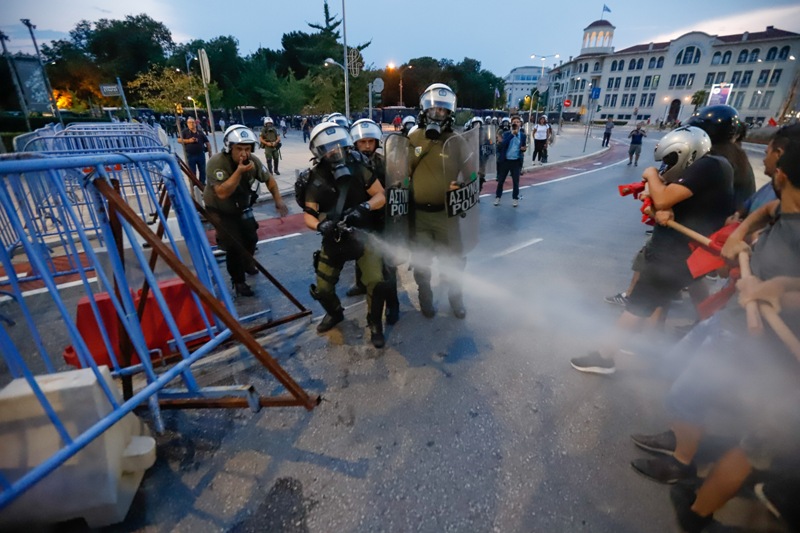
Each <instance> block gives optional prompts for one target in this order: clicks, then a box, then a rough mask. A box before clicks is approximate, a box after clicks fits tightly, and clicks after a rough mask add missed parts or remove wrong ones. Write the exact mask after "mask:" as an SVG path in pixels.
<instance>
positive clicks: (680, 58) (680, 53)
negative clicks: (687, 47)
mask: <svg viewBox="0 0 800 533" xmlns="http://www.w3.org/2000/svg"><path fill="white" fill-rule="evenodd" d="M681 61H683V50H681V51H680V52H678V56H677V57H676V58H675V64H676V65H680V64H681Z"/></svg>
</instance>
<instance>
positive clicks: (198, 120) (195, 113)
mask: <svg viewBox="0 0 800 533" xmlns="http://www.w3.org/2000/svg"><path fill="white" fill-rule="evenodd" d="M186 99H187V100H191V101H192V105H193V106H194V120H195V122H197V123H198V124H200V119H199V118H197V101H196V100H195V99H194V98H192V97H191V96H187V97H186Z"/></svg>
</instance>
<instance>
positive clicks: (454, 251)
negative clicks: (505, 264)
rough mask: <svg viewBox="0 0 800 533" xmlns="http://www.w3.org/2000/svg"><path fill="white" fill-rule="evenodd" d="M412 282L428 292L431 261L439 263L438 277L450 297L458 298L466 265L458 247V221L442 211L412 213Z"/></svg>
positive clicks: (459, 244) (418, 209)
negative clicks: (436, 260) (435, 259)
mask: <svg viewBox="0 0 800 533" xmlns="http://www.w3.org/2000/svg"><path fill="white" fill-rule="evenodd" d="M413 243H414V255H413V258H412V264H413V266H414V281H416V282H417V286H418V287H419V290H420V292H423V291H426V290H430V289H429V288H430V283H431V262H432V261H433V257H434V256H436V257H437V259H438V260H439V277H440V279H441V280H442V281H443V282H444V284H445V285H446V286H447V294H448V296H450V297H460V296H461V287H462V283H463V281H462V277H463V272H464V268H465V267H466V265H467V258H466V257H464V255H463V252H462V248H461V236H460V234H459V230H458V218H457V217H456V218H448V216H447V213H446V212H445V210H444V209H442V210H441V211H436V212H427V211H423V210H421V209H420V208H419V206H417V207H416V208H415V210H414V237H413Z"/></svg>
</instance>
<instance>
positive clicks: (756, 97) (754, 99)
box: [750, 91, 761, 109]
mask: <svg viewBox="0 0 800 533" xmlns="http://www.w3.org/2000/svg"><path fill="white" fill-rule="evenodd" d="M760 102H761V91H756V92H754V93H753V96H751V97H750V108H751V109H753V108H755V107H758V104H759V103H760Z"/></svg>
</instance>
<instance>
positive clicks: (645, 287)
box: [625, 257, 692, 318]
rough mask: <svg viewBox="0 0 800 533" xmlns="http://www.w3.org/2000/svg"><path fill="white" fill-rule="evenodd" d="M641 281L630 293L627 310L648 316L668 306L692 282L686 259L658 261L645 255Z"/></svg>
mask: <svg viewBox="0 0 800 533" xmlns="http://www.w3.org/2000/svg"><path fill="white" fill-rule="evenodd" d="M643 263H644V264H643V268H642V270H641V275H640V276H639V281H638V282H636V285H635V286H634V287H633V291H631V293H630V294H629V295H628V303H627V305H626V306H625V310H626V311H628V312H629V313H631V314H633V315H636V316H638V317H642V318H647V317H649V316H650V315H652V314H653V311H655V310H656V309H657V308H659V307H663V306H666V305H667V304H668V303H670V302H671V301H672V299H673V298H674V297H675V296H677V295H678V294H680V291H681V290H683V288H684V287H686V286H688V285H689V284H690V283H691V282H692V275H691V274H690V273H689V269H688V268H687V266H686V262H685V261H681V262H675V261H656V260H653V259H648V258H647V257H645V260H644V262H643Z"/></svg>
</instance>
